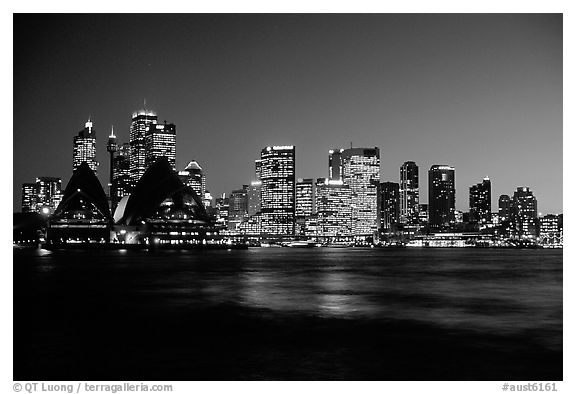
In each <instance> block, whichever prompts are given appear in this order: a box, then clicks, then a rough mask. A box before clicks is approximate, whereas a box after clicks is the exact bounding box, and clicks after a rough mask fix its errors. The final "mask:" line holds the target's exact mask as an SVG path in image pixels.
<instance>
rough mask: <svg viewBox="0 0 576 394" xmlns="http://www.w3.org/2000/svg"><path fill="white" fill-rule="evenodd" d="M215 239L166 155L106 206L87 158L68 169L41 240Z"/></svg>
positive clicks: (203, 241) (184, 242) (195, 241)
mask: <svg viewBox="0 0 576 394" xmlns="http://www.w3.org/2000/svg"><path fill="white" fill-rule="evenodd" d="M207 239H208V240H209V242H214V241H215V240H216V241H218V240H217V239H218V231H217V229H216V228H215V226H214V223H212V222H211V220H210V219H209V217H208V215H207V214H206V209H205V207H204V205H203V203H202V200H201V199H200V197H199V196H198V195H197V194H196V192H195V191H194V190H193V189H192V188H191V187H189V186H186V185H185V184H184V183H183V182H182V181H181V180H180V178H179V177H178V174H177V173H176V172H175V171H173V170H172V168H171V166H170V164H169V163H168V161H167V160H166V159H159V160H158V161H156V162H155V163H153V164H152V165H150V167H148V169H147V170H146V172H145V173H144V175H143V176H142V177H141V178H140V180H139V181H138V183H137V184H136V186H135V188H134V191H133V193H132V194H130V195H129V196H125V197H124V198H122V200H120V201H119V203H118V205H117V207H116V209H115V211H114V212H111V211H110V208H109V204H108V199H107V197H106V193H105V192H104V189H103V188H102V185H101V184H100V182H99V180H98V178H97V177H96V174H95V173H94V172H93V171H92V169H90V167H89V166H88V164H87V163H82V164H81V165H80V166H79V167H78V168H77V169H76V170H75V171H74V173H73V175H72V178H71V179H70V181H69V182H68V185H67V186H66V189H65V191H64V194H63V197H62V201H61V202H60V204H59V205H58V208H57V209H56V211H55V212H54V214H53V215H52V216H51V217H50V219H49V221H48V224H47V227H46V243H47V244H48V245H63V244H74V243H82V244H86V243H111V244H134V245H137V244H145V245H190V246H193V245H202V244H206V242H207Z"/></svg>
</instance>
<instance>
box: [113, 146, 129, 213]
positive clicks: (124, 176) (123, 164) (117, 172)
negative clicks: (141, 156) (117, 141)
mask: <svg viewBox="0 0 576 394" xmlns="http://www.w3.org/2000/svg"><path fill="white" fill-rule="evenodd" d="M112 167H113V171H112V194H113V196H114V198H113V204H112V209H116V206H117V205H118V202H120V200H121V199H122V197H124V196H127V195H129V194H130V193H131V192H132V181H131V178H130V144H128V143H125V144H122V145H120V146H118V149H117V150H116V155H114V157H113V159H112Z"/></svg>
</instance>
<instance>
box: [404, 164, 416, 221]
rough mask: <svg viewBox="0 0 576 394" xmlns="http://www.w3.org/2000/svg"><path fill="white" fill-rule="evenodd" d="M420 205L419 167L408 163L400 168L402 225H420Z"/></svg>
mask: <svg viewBox="0 0 576 394" xmlns="http://www.w3.org/2000/svg"><path fill="white" fill-rule="evenodd" d="M419 203H420V189H419V186H418V166H417V165H416V163H414V162H413V161H407V162H405V163H404V164H402V166H401V167H400V218H399V220H400V223H404V224H408V225H418V223H419V222H420V220H419V217H418V206H419Z"/></svg>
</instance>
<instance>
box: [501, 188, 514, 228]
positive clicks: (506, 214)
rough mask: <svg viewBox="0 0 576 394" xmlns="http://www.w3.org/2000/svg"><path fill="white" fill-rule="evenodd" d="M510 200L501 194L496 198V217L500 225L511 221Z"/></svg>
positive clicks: (507, 196)
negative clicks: (498, 218)
mask: <svg viewBox="0 0 576 394" xmlns="http://www.w3.org/2000/svg"><path fill="white" fill-rule="evenodd" d="M511 209H512V200H511V199H510V196H509V195H507V194H502V195H501V196H500V197H499V198H498V216H499V217H500V223H502V222H504V221H510V220H512V210H511Z"/></svg>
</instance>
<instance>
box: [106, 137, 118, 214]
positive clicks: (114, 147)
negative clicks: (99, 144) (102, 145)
mask: <svg viewBox="0 0 576 394" xmlns="http://www.w3.org/2000/svg"><path fill="white" fill-rule="evenodd" d="M106 150H107V151H108V153H109V154H110V165H109V168H110V174H109V177H108V198H109V199H110V206H111V207H115V206H116V203H117V200H116V193H115V192H114V154H115V153H116V151H118V143H117V142H116V136H115V135H114V126H112V130H110V135H109V136H108V144H106Z"/></svg>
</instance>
